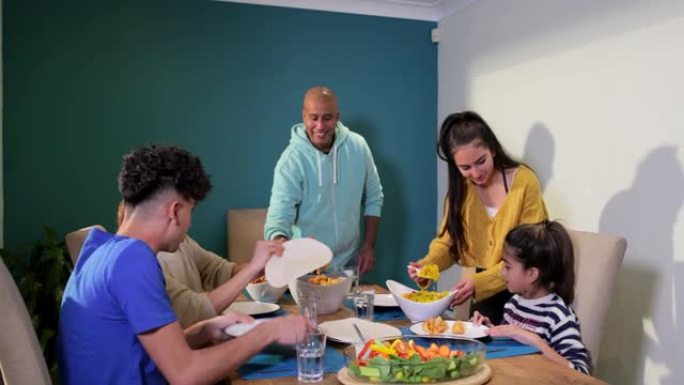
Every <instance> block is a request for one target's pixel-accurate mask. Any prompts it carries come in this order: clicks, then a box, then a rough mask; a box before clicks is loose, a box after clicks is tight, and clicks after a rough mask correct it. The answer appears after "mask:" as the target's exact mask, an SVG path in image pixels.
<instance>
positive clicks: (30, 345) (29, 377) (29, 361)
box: [0, 259, 52, 385]
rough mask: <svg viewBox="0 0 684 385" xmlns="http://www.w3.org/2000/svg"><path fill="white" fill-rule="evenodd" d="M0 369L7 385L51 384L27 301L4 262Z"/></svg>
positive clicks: (0, 289)
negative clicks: (25, 302) (22, 296)
mask: <svg viewBox="0 0 684 385" xmlns="http://www.w3.org/2000/svg"><path fill="white" fill-rule="evenodd" d="M0 309H2V316H1V317H0V367H2V380H3V381H4V383H5V385H23V384H26V385H50V384H51V383H52V382H51V381H50V375H49V373H48V369H47V365H46V364H45V358H43V352H42V351H41V349H40V344H38V338H36V332H35V330H34V329H33V325H32V324H31V319H30V318H29V314H28V311H27V310H26V305H25V304H24V300H23V299H22V298H21V295H20V294H19V290H18V289H17V285H16V284H15V283H14V280H13V279H12V276H11V275H10V273H9V271H8V270H7V267H6V266H5V263H4V262H3V260H2V259H0Z"/></svg>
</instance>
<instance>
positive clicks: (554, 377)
mask: <svg viewBox="0 0 684 385" xmlns="http://www.w3.org/2000/svg"><path fill="white" fill-rule="evenodd" d="M366 288H373V289H374V290H375V292H376V293H387V292H388V291H387V289H386V288H384V287H381V286H378V285H366ZM278 304H279V306H280V307H281V309H283V310H284V311H285V312H286V313H288V314H299V308H298V307H297V305H296V304H295V303H294V302H293V301H292V299H291V298H286V297H283V298H282V299H281V300H280V301H279V302H278ZM349 317H354V312H353V311H352V310H350V309H349V308H347V307H345V306H342V307H341V308H340V309H339V310H338V311H337V312H335V313H331V314H324V315H320V316H319V320H318V321H319V323H322V322H326V321H335V320H340V319H345V318H349ZM382 322H383V323H386V324H389V325H392V326H395V327H397V328H406V327H409V326H411V322H410V321H409V320H408V319H403V320H392V321H382ZM331 345H332V346H334V347H335V348H336V349H339V350H340V351H342V350H343V349H344V348H346V347H347V346H348V345H345V344H342V343H335V342H333V343H332V344H331ZM485 362H486V364H487V365H489V367H490V368H491V372H492V374H491V378H490V379H489V381H488V382H486V384H487V385H601V384H606V382H604V381H602V380H600V379H598V378H595V377H592V376H589V375H586V374H584V373H580V372H578V371H576V370H573V369H571V368H569V367H564V366H562V365H559V364H557V363H554V362H552V361H551V360H549V359H547V358H545V357H543V356H542V355H541V354H527V355H519V356H514V357H505V358H496V359H487V360H485ZM229 379H230V382H231V383H232V384H233V385H247V384H249V385H292V384H297V383H298V382H297V377H296V376H287V377H274V378H267V379H251V380H246V379H243V378H241V377H240V375H239V373H237V372H235V373H232V374H231V375H230V378H229ZM319 384H321V385H341V384H342V383H341V382H340V381H339V380H338V378H337V373H326V374H325V376H324V378H323V381H322V382H320V383H319Z"/></svg>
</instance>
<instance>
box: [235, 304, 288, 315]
mask: <svg viewBox="0 0 684 385" xmlns="http://www.w3.org/2000/svg"><path fill="white" fill-rule="evenodd" d="M278 309H280V306H279V305H276V304H274V303H266V302H253V301H241V302H233V304H232V305H230V306H228V308H227V309H226V310H224V311H223V312H224V313H225V312H235V313H242V314H248V315H257V314H266V313H272V312H274V311H277V310H278Z"/></svg>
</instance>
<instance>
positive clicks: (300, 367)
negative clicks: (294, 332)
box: [297, 331, 325, 382]
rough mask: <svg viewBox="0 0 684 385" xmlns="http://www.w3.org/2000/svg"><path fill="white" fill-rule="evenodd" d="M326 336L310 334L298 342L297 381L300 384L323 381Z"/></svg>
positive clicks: (318, 333) (317, 333) (316, 333)
mask: <svg viewBox="0 0 684 385" xmlns="http://www.w3.org/2000/svg"><path fill="white" fill-rule="evenodd" d="M324 355H325V334H324V333H321V332H317V331H314V332H308V333H306V334H305V335H304V336H302V338H301V340H299V342H297V379H298V380H299V381H300V382H321V381H322V380H323V356H324Z"/></svg>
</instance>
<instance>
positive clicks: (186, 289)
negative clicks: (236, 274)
mask: <svg viewBox="0 0 684 385" xmlns="http://www.w3.org/2000/svg"><path fill="white" fill-rule="evenodd" d="M157 260H158V261H159V264H160V265H161V267H162V270H163V272H164V279H165V280H166V292H167V294H168V295H169V298H170V299H171V305H172V306H173V310H174V311H175V312H176V316H177V317H178V322H180V324H181V326H182V327H183V328H186V327H188V326H190V325H193V324H195V323H197V322H199V321H202V320H205V319H208V318H211V317H214V316H216V315H217V313H216V310H215V309H214V306H213V305H212V304H211V301H210V300H209V297H208V296H207V294H206V293H207V292H210V291H212V290H214V289H215V288H217V287H218V286H220V285H221V284H223V283H224V282H226V281H227V280H228V279H230V277H231V276H232V275H233V269H234V267H235V263H233V262H228V261H227V260H225V259H224V258H221V257H220V256H218V255H216V254H214V253H212V252H211V251H208V250H205V249H203V248H202V247H201V246H200V245H199V244H197V242H195V241H194V240H193V239H192V238H190V237H189V236H188V237H186V239H185V241H183V242H182V243H181V244H180V247H179V248H178V250H177V251H176V252H174V253H167V252H160V253H159V254H157Z"/></svg>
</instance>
